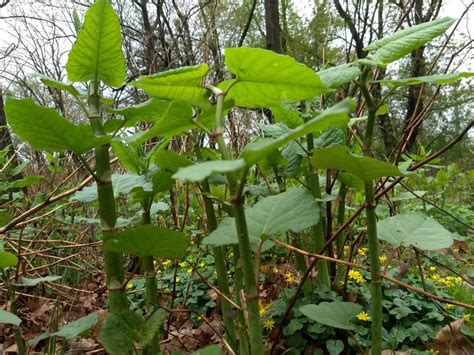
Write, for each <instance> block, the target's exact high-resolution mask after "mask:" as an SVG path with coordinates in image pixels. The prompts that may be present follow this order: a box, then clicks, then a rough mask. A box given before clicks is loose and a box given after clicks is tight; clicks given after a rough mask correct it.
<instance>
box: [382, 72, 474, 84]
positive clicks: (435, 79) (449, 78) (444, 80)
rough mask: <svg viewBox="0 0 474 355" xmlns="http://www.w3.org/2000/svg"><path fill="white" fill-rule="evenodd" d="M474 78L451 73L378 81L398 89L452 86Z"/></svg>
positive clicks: (468, 75) (462, 73)
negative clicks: (419, 85)
mask: <svg viewBox="0 0 474 355" xmlns="http://www.w3.org/2000/svg"><path fill="white" fill-rule="evenodd" d="M472 76H474V73H468V72H461V73H451V74H440V75H430V76H416V77H413V78H405V79H396V80H379V81H376V82H378V83H380V84H381V85H385V86H392V87H398V86H403V85H418V84H421V83H427V84H438V85H445V84H452V83H454V82H456V81H458V80H459V79H461V78H469V77H472Z"/></svg>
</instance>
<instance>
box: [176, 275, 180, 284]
mask: <svg viewBox="0 0 474 355" xmlns="http://www.w3.org/2000/svg"><path fill="white" fill-rule="evenodd" d="M180 282H181V277H179V276H178V277H177V278H176V283H178V284H179V283H180Z"/></svg>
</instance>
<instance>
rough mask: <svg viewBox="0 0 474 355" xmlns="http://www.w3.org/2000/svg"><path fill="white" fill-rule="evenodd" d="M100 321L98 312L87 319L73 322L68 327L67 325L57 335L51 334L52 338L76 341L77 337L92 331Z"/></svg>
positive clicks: (86, 317)
mask: <svg viewBox="0 0 474 355" xmlns="http://www.w3.org/2000/svg"><path fill="white" fill-rule="evenodd" d="M98 320H99V316H98V314H97V312H94V313H91V314H89V315H87V316H85V317H82V318H79V319H77V320H75V321H72V322H71V323H69V324H68V325H65V326H64V327H62V328H61V330H59V331H57V332H56V333H53V334H51V336H54V335H55V336H58V337H63V338H66V339H68V340H71V339H74V338H75V337H77V336H79V335H81V333H84V332H85V331H87V330H89V329H91V328H92V327H93V326H94V325H95V324H96V323H97V321H98Z"/></svg>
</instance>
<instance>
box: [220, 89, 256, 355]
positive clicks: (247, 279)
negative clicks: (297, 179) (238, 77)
mask: <svg viewBox="0 0 474 355" xmlns="http://www.w3.org/2000/svg"><path fill="white" fill-rule="evenodd" d="M216 90H218V89H216ZM216 96H217V108H216V126H215V129H216V138H215V140H216V142H217V146H218V148H219V152H220V154H221V157H222V159H224V160H232V155H231V153H230V151H229V149H228V147H227V145H226V143H225V141H224V137H223V132H224V127H223V114H222V113H223V104H224V96H225V93H223V92H222V91H220V90H219V91H218V92H217V95H216ZM227 180H228V182H229V189H230V192H231V202H232V207H233V211H234V217H235V224H236V228H237V236H238V241H239V251H240V260H241V262H242V271H243V279H244V291H245V298H246V306H247V312H248V313H247V320H248V333H249V339H250V350H251V354H263V344H262V343H263V341H262V328H261V325H260V315H259V308H258V298H259V294H258V288H257V284H256V281H255V269H254V264H253V257H252V249H251V247H250V239H249V234H248V229H247V220H246V218H245V210H244V203H243V196H242V195H241V189H239V184H238V182H237V178H236V176H235V174H234V173H228V174H227Z"/></svg>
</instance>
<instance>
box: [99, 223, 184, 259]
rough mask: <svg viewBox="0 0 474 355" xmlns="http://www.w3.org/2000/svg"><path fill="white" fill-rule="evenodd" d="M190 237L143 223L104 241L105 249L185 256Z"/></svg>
mask: <svg viewBox="0 0 474 355" xmlns="http://www.w3.org/2000/svg"><path fill="white" fill-rule="evenodd" d="M187 245H188V239H187V238H186V236H185V235H184V234H183V233H180V232H175V231H170V230H168V229H166V228H163V227H157V226H152V225H143V226H138V227H135V228H131V229H126V230H125V231H123V232H121V233H118V235H117V236H116V237H115V238H111V239H108V240H107V241H105V242H104V250H108V251H120V252H128V253H131V254H134V255H138V256H154V257H156V258H163V257H166V258H177V257H180V256H183V254H184V253H185V251H186V247H187Z"/></svg>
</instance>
